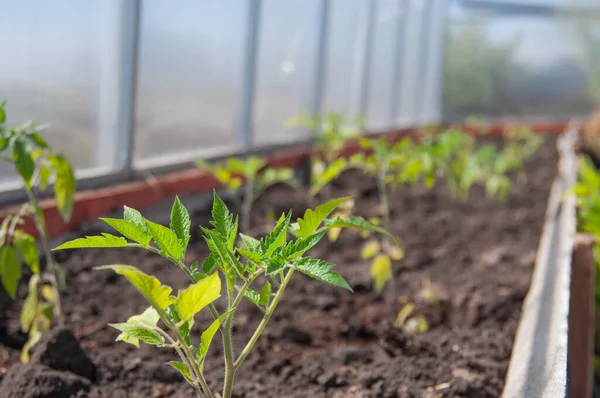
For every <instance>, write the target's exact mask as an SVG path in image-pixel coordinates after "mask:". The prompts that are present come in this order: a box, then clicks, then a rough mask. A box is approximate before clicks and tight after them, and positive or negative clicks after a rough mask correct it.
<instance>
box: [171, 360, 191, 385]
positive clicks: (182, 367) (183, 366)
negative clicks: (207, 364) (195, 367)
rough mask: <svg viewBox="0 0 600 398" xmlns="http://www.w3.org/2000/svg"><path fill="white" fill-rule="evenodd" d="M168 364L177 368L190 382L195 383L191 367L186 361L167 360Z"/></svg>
mask: <svg viewBox="0 0 600 398" xmlns="http://www.w3.org/2000/svg"><path fill="white" fill-rule="evenodd" d="M167 365H169V366H170V367H172V368H174V369H177V370H178V371H179V373H181V375H182V376H183V377H184V378H185V379H186V380H187V382H188V383H190V384H193V383H194V381H193V380H192V376H191V375H190V369H189V368H188V366H187V365H186V364H185V363H183V362H178V361H169V362H167Z"/></svg>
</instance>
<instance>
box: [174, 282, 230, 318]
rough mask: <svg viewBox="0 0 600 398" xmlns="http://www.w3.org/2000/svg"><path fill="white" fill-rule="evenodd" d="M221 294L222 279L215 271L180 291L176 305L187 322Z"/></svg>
mask: <svg viewBox="0 0 600 398" xmlns="http://www.w3.org/2000/svg"><path fill="white" fill-rule="evenodd" d="M220 296H221V279H219V274H218V273H217V272H214V273H213V274H212V275H211V276H209V277H207V278H204V279H202V280H200V281H199V282H197V283H194V284H193V285H191V286H190V287H188V288H187V289H185V290H182V291H180V292H179V295H178V296H177V299H175V303H174V306H175V308H176V309H177V312H178V313H179V316H180V317H181V320H182V321H184V322H185V321H187V320H189V319H191V318H192V317H193V316H194V315H196V314H197V313H198V312H200V311H201V310H202V309H203V308H204V307H206V306H207V305H208V304H210V303H212V302H213V301H215V300H216V299H218V298H219V297H220Z"/></svg>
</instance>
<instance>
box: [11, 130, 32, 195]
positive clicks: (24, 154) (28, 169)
mask: <svg viewBox="0 0 600 398" xmlns="http://www.w3.org/2000/svg"><path fill="white" fill-rule="evenodd" d="M12 157H13V161H14V164H15V168H16V169H17V172H18V173H19V174H20V175H21V177H22V178H23V181H25V185H26V186H28V187H29V186H30V184H31V177H33V172H34V171H35V163H34V162H33V159H32V158H31V153H29V152H28V150H27V145H26V144H25V143H24V142H23V141H22V140H20V139H17V140H15V142H14V143H13V153H12Z"/></svg>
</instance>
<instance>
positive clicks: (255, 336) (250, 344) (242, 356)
mask: <svg viewBox="0 0 600 398" xmlns="http://www.w3.org/2000/svg"><path fill="white" fill-rule="evenodd" d="M293 273H294V270H293V269H290V270H289V271H288V273H287V274H286V276H285V278H283V280H282V281H281V287H280V288H279V290H278V291H277V293H276V294H275V297H274V298H273V301H272V302H271V304H270V305H269V308H268V309H267V313H266V314H265V315H264V316H263V319H262V320H261V321H260V323H259V324H258V326H257V327H256V330H255V331H254V334H253V335H252V337H251V338H250V341H248V344H246V347H244V349H243V350H242V353H241V354H240V356H239V357H238V359H236V360H235V363H234V365H233V366H234V368H235V370H237V369H239V367H240V366H241V365H242V363H243V362H244V360H245V359H246V357H247V356H248V354H249V353H250V351H251V350H252V348H253V347H254V344H256V342H257V341H258V338H259V337H260V335H261V334H262V333H263V331H264V330H265V327H266V326H267V323H268V322H269V319H270V318H271V315H273V312H274V311H275V308H276V307H277V303H279V300H280V299H281V296H282V295H283V291H284V290H285V287H286V285H287V284H288V282H289V281H290V279H291V277H292V275H293ZM230 397H231V396H226V395H223V398H230Z"/></svg>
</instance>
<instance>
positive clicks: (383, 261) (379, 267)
mask: <svg viewBox="0 0 600 398" xmlns="http://www.w3.org/2000/svg"><path fill="white" fill-rule="evenodd" d="M371 278H372V279H373V288H374V289H375V291H376V292H377V293H381V292H382V291H383V288H384V287H385V284H386V283H387V282H388V281H389V280H390V279H391V278H392V261H391V260H390V257H389V256H388V255H387V254H384V253H381V254H379V255H378V256H377V257H375V258H374V259H373V262H372V263H371Z"/></svg>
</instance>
